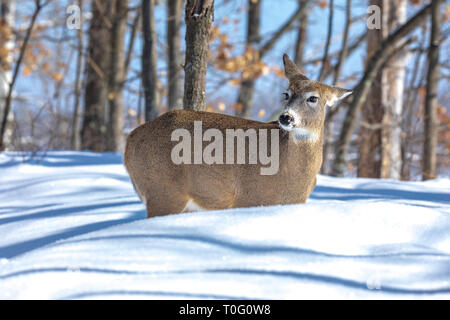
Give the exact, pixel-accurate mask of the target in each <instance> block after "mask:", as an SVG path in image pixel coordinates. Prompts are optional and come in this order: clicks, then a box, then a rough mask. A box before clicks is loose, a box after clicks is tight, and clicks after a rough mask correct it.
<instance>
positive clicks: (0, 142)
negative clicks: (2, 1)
mask: <svg viewBox="0 0 450 320" xmlns="http://www.w3.org/2000/svg"><path fill="white" fill-rule="evenodd" d="M47 4H48V1H46V2H44V1H41V0H35V1H34V11H33V14H32V16H31V20H30V23H29V25H28V27H27V31H26V33H25V38H24V40H23V42H22V46H21V47H20V52H19V57H18V59H17V62H16V65H15V67H14V71H13V74H12V78H11V82H10V83H9V87H8V92H7V95H6V98H5V106H4V108H3V114H2V119H1V123H0V151H2V150H4V149H5V143H4V141H5V140H4V139H5V132H6V125H7V121H8V117H9V113H10V111H11V100H12V93H13V90H14V85H15V83H16V80H17V77H18V75H19V71H20V67H21V65H22V60H23V57H24V55H25V50H26V48H27V46H28V41H29V40H30V37H31V32H32V31H33V28H34V25H35V23H36V19H37V17H38V15H39V13H40V12H41V10H42V8H43V7H44V6H46V5H47ZM3 9H4V7H2V12H3Z"/></svg>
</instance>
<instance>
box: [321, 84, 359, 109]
mask: <svg viewBox="0 0 450 320" xmlns="http://www.w3.org/2000/svg"><path fill="white" fill-rule="evenodd" d="M352 93H353V91H352V90H347V89H342V88H339V87H331V97H330V98H329V100H328V101H327V105H328V106H329V107H334V106H335V105H336V103H337V102H338V101H339V100H342V99H344V98H346V97H348V96H349V95H351V94H352Z"/></svg>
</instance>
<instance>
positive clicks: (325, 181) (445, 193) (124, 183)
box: [0, 152, 450, 299]
mask: <svg viewBox="0 0 450 320" xmlns="http://www.w3.org/2000/svg"><path fill="white" fill-rule="evenodd" d="M38 160H39V161H32V162H29V163H23V162H22V158H21V157H20V156H19V155H17V154H13V153H3V154H0V235H1V237H0V298H3V299H28V298H38V299H98V298H107V299H111V298H133V299H134V298H158V299H173V298H175V299H177V298H194V299H235V298H237V299H247V298H250V299H302V298H343V299H347V298H374V299H384V298H393V299H397V298H432V299H434V298H447V299H448V298H450V180H449V179H440V180H435V181H428V182H409V183H405V182H396V181H387V180H371V179H350V178H343V179H338V178H330V177H325V176H319V178H318V186H317V187H316V189H315V190H314V192H313V193H312V195H311V197H310V199H309V200H308V202H307V203H306V204H302V205H287V206H274V207H256V208H247V209H235V210H227V211H210V212H199V213H185V214H178V215H172V216H167V217H159V218H153V219H145V210H144V206H143V205H142V204H141V203H140V201H139V199H138V197H137V196H136V194H135V193H134V191H133V188H132V185H131V183H130V180H129V178H128V176H127V174H126V171H125V169H124V167H123V166H122V164H121V163H122V158H121V156H120V155H117V154H96V153H89V152H50V153H48V154H47V155H46V157H45V158H42V159H38ZM274 192H276V190H274Z"/></svg>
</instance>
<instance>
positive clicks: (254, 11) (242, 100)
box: [237, 0, 262, 117]
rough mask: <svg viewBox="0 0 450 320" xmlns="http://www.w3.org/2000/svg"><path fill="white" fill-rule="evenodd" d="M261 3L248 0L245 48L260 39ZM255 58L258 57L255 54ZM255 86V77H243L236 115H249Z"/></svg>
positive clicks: (252, 45)
mask: <svg viewBox="0 0 450 320" xmlns="http://www.w3.org/2000/svg"><path fill="white" fill-rule="evenodd" d="M261 3H262V0H257V1H254V0H248V12H247V40H246V47H247V49H248V48H250V47H252V48H253V49H256V46H257V44H258V43H259V42H260V41H261V36H260V20H261ZM254 58H255V59H258V58H259V57H257V56H255V57H254ZM254 87H255V79H245V80H244V81H242V83H241V86H240V88H239V93H238V98H237V104H238V105H240V106H241V108H240V109H239V110H238V113H237V114H238V115H239V116H241V117H248V116H250V107H251V105H252V103H253V92H254Z"/></svg>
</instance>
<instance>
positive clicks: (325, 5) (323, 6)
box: [319, 1, 328, 9]
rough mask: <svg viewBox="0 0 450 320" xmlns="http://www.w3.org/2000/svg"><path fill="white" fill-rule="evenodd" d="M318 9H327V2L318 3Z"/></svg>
mask: <svg viewBox="0 0 450 320" xmlns="http://www.w3.org/2000/svg"><path fill="white" fill-rule="evenodd" d="M319 7H320V8H321V9H325V8H326V7H328V2H327V1H320V2H319Z"/></svg>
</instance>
